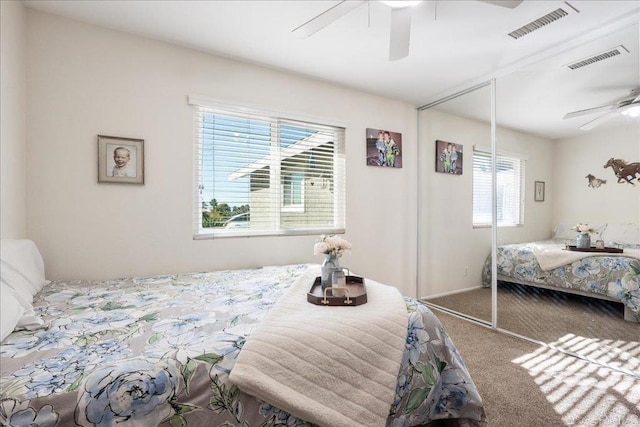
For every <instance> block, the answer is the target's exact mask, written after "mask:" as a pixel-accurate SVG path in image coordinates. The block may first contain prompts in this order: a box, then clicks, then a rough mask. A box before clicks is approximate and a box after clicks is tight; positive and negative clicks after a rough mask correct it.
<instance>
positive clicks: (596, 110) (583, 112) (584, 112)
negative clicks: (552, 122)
mask: <svg viewBox="0 0 640 427" xmlns="http://www.w3.org/2000/svg"><path fill="white" fill-rule="evenodd" d="M616 108H618V104H611V105H603V106H602V107H595V108H587V109H585V110H578V111H572V112H570V113H567V114H565V115H564V117H563V119H572V118H574V117H580V116H586V115H587V114H596V113H606V112H609V111H614V110H615V109H616Z"/></svg>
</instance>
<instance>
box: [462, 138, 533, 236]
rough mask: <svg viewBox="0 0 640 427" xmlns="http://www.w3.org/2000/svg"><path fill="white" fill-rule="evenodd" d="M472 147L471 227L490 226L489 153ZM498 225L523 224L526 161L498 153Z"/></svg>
mask: <svg viewBox="0 0 640 427" xmlns="http://www.w3.org/2000/svg"><path fill="white" fill-rule="evenodd" d="M487 151H488V150H484V149H480V148H479V147H474V153H473V225H474V226H487V225H491V211H492V209H491V199H492V197H491V194H492V191H491V154H490V153H489V152H487ZM496 162H497V164H496V198H497V217H498V218H497V223H498V226H499V227H505V226H517V225H523V224H524V188H525V186H524V173H525V159H524V157H523V156H520V155H515V154H514V155H510V154H509V155H507V154H498V155H497V158H496Z"/></svg>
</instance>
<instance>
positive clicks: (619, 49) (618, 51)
mask: <svg viewBox="0 0 640 427" xmlns="http://www.w3.org/2000/svg"><path fill="white" fill-rule="evenodd" d="M623 53H629V51H628V50H627V48H626V47H624V46H622V45H620V46H616V47H614V48H613V49H609V50H607V51H604V52H600V53H597V54H595V55H592V56H590V57H588V58H584V59H581V60H579V61H577V62H574V63H573V64H569V65H567V66H566V67H568V68H570V69H572V70H575V69H576V68H582V67H585V66H587V65H591V64H595V63H596V62H600V61H604V60H605V59H609V58H613V57H614V56H618V55H622V54H623Z"/></svg>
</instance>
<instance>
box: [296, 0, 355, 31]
mask: <svg viewBox="0 0 640 427" xmlns="http://www.w3.org/2000/svg"><path fill="white" fill-rule="evenodd" d="M365 3H366V0H349V1H346V0H343V1H341V2H340V3H337V4H336V5H334V6H332V7H330V8H329V9H327V10H325V11H324V12H322V13H321V14H320V15H317V16H315V17H313V18H311V19H310V20H308V21H307V22H305V23H304V24H302V25H300V26H299V27H297V28H294V29H293V30H292V31H291V32H292V33H294V34H295V35H296V36H298V37H300V38H301V39H305V38H307V37H309V36H310V35H312V34H314V33H316V32H318V31H320V30H321V29H323V28H324V27H326V26H327V25H329V24H331V23H332V22H333V21H335V20H336V19H338V18H340V17H342V16H343V15H346V14H347V13H349V12H351V11H352V10H354V9H356V8H358V7H359V6H362V5H363V4H365Z"/></svg>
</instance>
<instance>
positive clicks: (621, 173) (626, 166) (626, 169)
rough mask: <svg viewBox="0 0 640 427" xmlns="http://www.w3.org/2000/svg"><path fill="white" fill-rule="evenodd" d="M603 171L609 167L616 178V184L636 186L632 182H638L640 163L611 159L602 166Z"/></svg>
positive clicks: (639, 179)
mask: <svg viewBox="0 0 640 427" xmlns="http://www.w3.org/2000/svg"><path fill="white" fill-rule="evenodd" d="M603 167H604V168H605V169H606V168H608V167H611V169H613V173H614V174H615V175H616V177H617V178H618V183H622V182H624V181H626V182H628V183H629V184H631V185H633V186H634V187H635V186H636V185H635V184H634V183H633V182H632V181H633V180H634V179H637V181H640V162H634V163H627V162H625V161H624V160H622V159H614V158H613V157H612V158H610V159H609V161H608V162H607V163H606V164H605V165H604V166H603Z"/></svg>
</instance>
